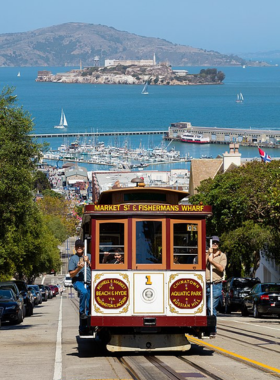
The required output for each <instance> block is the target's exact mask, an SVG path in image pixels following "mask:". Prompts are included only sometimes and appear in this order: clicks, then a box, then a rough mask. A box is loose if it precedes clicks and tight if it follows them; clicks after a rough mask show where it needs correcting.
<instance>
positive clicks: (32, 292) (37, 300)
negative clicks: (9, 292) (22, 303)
mask: <svg viewBox="0 0 280 380" xmlns="http://www.w3.org/2000/svg"><path fill="white" fill-rule="evenodd" d="M27 289H28V291H29V292H30V293H31V294H32V296H33V299H34V306H37V305H39V303H40V298H39V296H38V293H37V292H36V290H35V289H34V288H32V286H30V285H27Z"/></svg>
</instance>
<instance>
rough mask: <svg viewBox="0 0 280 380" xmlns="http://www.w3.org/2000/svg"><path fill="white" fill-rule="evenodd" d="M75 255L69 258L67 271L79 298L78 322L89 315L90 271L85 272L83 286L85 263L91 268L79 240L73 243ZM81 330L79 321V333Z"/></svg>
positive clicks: (82, 243)
mask: <svg viewBox="0 0 280 380" xmlns="http://www.w3.org/2000/svg"><path fill="white" fill-rule="evenodd" d="M75 250H76V254H75V255H73V256H71V258H70V260H69V265H68V271H69V274H70V276H71V278H72V284H73V287H74V289H75V290H76V291H77V292H78V295H79V297H80V307H79V310H80V320H82V319H87V317H88V315H89V304H90V281H91V270H88V271H87V278H86V284H85V263H87V265H88V267H89V268H91V262H90V260H91V255H90V254H88V255H84V242H83V241H82V240H80V239H78V240H76V242H75ZM82 329H83V326H82V323H81V321H80V332H81V330H82Z"/></svg>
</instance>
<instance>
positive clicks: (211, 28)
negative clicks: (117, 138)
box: [0, 0, 280, 54]
mask: <svg viewBox="0 0 280 380" xmlns="http://www.w3.org/2000/svg"><path fill="white" fill-rule="evenodd" d="M279 14H280V0H266V1H264V0H254V1H252V0H234V1H231V0H173V1H170V0H169V1H167V0H99V1H96V0H80V1H79V0H47V1H44V2H43V1H38V0H12V1H10V0H1V3H0V34H3V33H16V32H26V31H31V30H35V29H40V28H45V27H49V26H53V25H59V24H63V23H67V22H83V23H89V24H101V25H106V26H110V27H113V28H115V29H118V30H122V31H126V32H129V33H134V34H138V35H141V36H146V37H157V38H161V39H165V40H167V41H170V42H172V43H176V44H181V45H189V46H192V47H196V48H202V49H205V50H215V51H218V52H220V53H224V54H231V53H232V54H240V53H256V52H266V51H273V50H279V49H280V39H279V36H280V22H279Z"/></svg>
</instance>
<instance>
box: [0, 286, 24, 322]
mask: <svg viewBox="0 0 280 380" xmlns="http://www.w3.org/2000/svg"><path fill="white" fill-rule="evenodd" d="M23 305H24V304H23V303H22V302H21V301H19V300H18V298H17V296H16V294H15V292H14V291H13V290H12V289H11V288H7V289H3V288H1V289H0V317H1V321H9V322H11V323H22V321H23Z"/></svg>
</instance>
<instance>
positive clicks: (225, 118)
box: [0, 66, 280, 170]
mask: <svg viewBox="0 0 280 380" xmlns="http://www.w3.org/2000/svg"><path fill="white" fill-rule="evenodd" d="M71 69H72V68H71V67H48V68H46V67H21V68H19V67H1V68H0V89H1V90H2V88H3V87H5V86H10V87H15V91H14V93H15V94H16V95H17V102H18V103H17V104H18V105H22V106H23V109H24V110H26V111H28V112H29V113H30V115H31V117H32V119H33V121H34V133H52V132H55V133H57V132H62V133H63V132H76V133H82V132H110V131H147V130H149V131H167V129H168V127H169V126H170V124H171V123H175V122H180V121H188V122H191V123H192V125H194V126H204V127H213V128H214V127H222V128H245V129H250V128H251V129H266V130H278V129H279V127H280V67H278V66H272V67H246V68H242V67H222V68H218V70H221V71H223V72H224V73H225V76H226V77H225V80H224V84H223V85H217V86H215V85H206V86H149V95H141V90H142V86H137V85H91V84H64V83H41V82H36V81H35V79H36V77H37V72H38V71H39V70H49V71H51V72H52V73H54V74H55V73H58V72H66V71H69V70H71ZM182 69H183V68H182ZM185 69H186V70H188V71H189V72H190V73H198V72H199V71H200V70H201V69H202V67H186V68H185ZM18 72H20V76H17V74H18ZM240 92H241V93H242V94H243V96H244V102H243V103H236V96H237V94H238V93H240ZM62 108H63V110H64V112H65V114H66V117H67V121H68V128H67V129H66V130H58V129H54V128H53V127H54V126H55V125H57V124H58V123H59V120H60V113H61V109H62ZM62 140H63V139H58V138H52V139H49V141H48V142H49V144H50V147H51V148H52V149H53V150H55V149H57V147H58V146H59V145H61V144H62V143H63V142H64V141H62ZM125 140H126V143H127V145H128V146H129V147H131V148H138V147H139V146H140V145H141V146H142V147H144V148H153V147H158V146H161V145H162V136H161V135H153V136H131V137H127V136H121V137H118V138H116V137H114V136H112V137H107V138H103V137H102V141H104V143H105V144H110V145H115V146H122V145H124V143H125ZM43 141H45V140H42V141H39V142H43ZM99 141H100V138H99ZM70 142H71V141H70ZM164 144H165V145H167V144H168V143H166V142H165V143H164ZM172 147H174V148H175V149H176V150H179V151H180V152H181V154H182V155H183V156H185V155H186V154H189V155H190V156H191V157H193V158H199V157H201V156H202V155H204V156H212V157H216V156H217V155H218V154H222V153H224V152H225V151H228V145H226V144H225V145H215V144H207V145H203V146H199V145H195V144H184V143H181V142H172V143H171V144H170V145H169V149H170V148H172ZM265 151H266V152H267V153H268V154H269V155H271V157H272V158H273V157H279V156H280V152H279V153H278V149H272V148H267V149H265ZM240 152H241V154H242V158H253V157H258V156H259V155H258V150H257V148H249V147H240ZM83 166H87V169H88V170H99V169H104V167H100V166H98V165H84V164H83ZM185 167H187V168H188V167H189V163H177V164H168V165H156V166H154V167H153V166H152V165H150V166H149V167H148V168H147V169H158V170H170V169H171V168H185Z"/></svg>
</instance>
